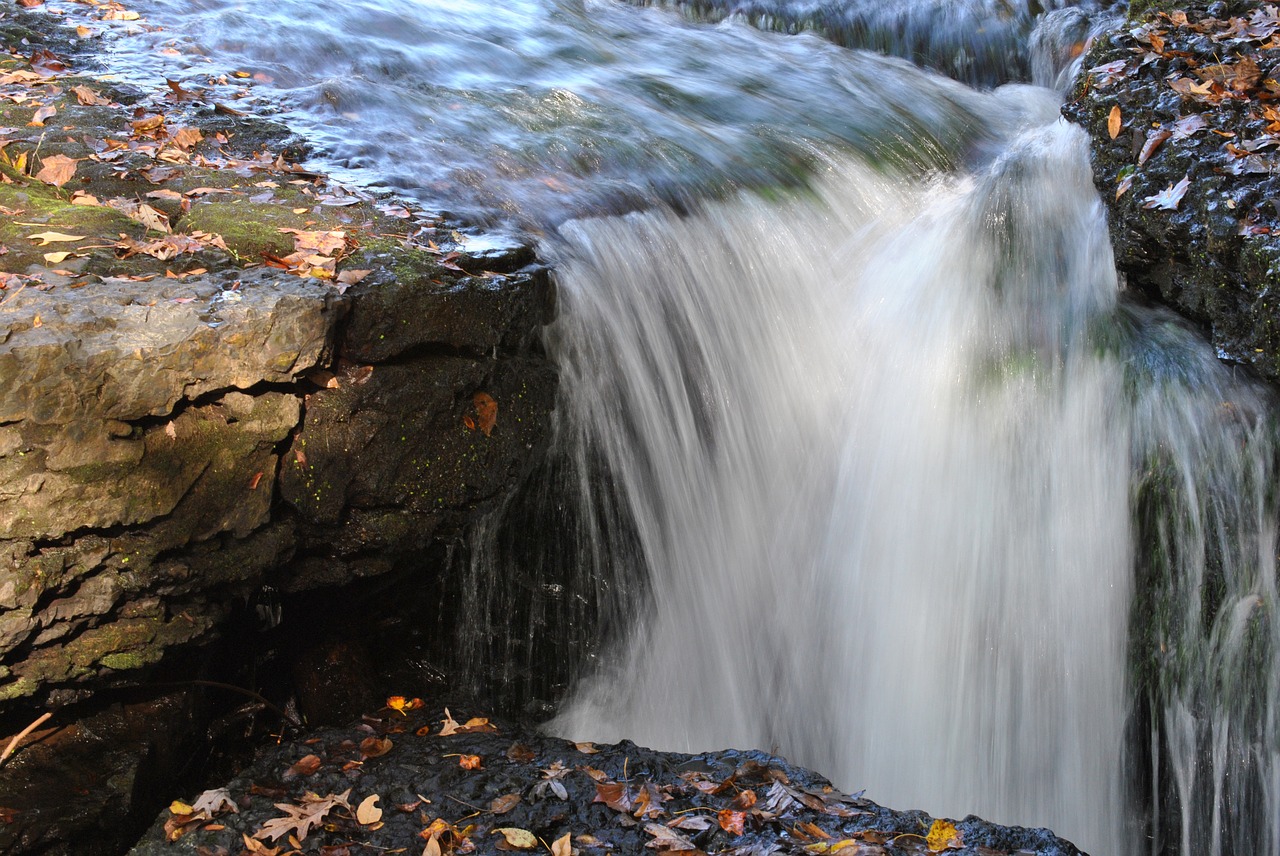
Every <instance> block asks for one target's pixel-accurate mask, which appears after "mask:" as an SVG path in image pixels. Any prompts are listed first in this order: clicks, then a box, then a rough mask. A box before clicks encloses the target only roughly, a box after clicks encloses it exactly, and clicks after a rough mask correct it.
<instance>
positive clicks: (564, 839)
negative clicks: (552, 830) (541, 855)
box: [551, 832, 573, 856]
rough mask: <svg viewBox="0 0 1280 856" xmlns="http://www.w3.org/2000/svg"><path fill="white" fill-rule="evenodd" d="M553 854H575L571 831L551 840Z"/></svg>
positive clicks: (559, 855)
mask: <svg viewBox="0 0 1280 856" xmlns="http://www.w3.org/2000/svg"><path fill="white" fill-rule="evenodd" d="M551 856H573V844H572V843H571V841H570V836H569V833H567V832H566V833H565V834H564V835H561V836H560V837H559V838H557V839H556V840H555V841H552V842H551Z"/></svg>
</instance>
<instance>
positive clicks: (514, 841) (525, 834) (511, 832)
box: [493, 826, 538, 850]
mask: <svg viewBox="0 0 1280 856" xmlns="http://www.w3.org/2000/svg"><path fill="white" fill-rule="evenodd" d="M493 834H495V835H501V836H502V838H503V840H504V841H505V842H506V844H507V848H508V849H513V850H532V849H533V848H535V847H537V846H538V836H536V835H534V834H533V833H532V832H530V831H529V830H527V829H520V828H519V827H516V826H502V827H499V828H497V829H495V830H494V831H493Z"/></svg>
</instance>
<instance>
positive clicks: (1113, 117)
mask: <svg viewBox="0 0 1280 856" xmlns="http://www.w3.org/2000/svg"><path fill="white" fill-rule="evenodd" d="M1120 122H1121V119H1120V105H1119V104H1117V105H1115V106H1114V107H1112V108H1111V112H1110V113H1109V114H1108V115H1107V133H1108V134H1110V135H1111V139H1113V140H1114V139H1115V138H1116V137H1118V136H1120Z"/></svg>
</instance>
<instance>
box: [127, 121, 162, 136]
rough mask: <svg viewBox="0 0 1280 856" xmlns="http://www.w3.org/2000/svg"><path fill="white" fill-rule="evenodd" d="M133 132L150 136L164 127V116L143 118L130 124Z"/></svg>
mask: <svg viewBox="0 0 1280 856" xmlns="http://www.w3.org/2000/svg"><path fill="white" fill-rule="evenodd" d="M132 127H133V132H134V133H135V134H140V135H147V136H149V135H152V134H154V133H155V132H156V131H158V130H160V129H161V128H162V127H164V116H145V117H143V118H141V119H139V120H137V121H136V122H133V123H132Z"/></svg>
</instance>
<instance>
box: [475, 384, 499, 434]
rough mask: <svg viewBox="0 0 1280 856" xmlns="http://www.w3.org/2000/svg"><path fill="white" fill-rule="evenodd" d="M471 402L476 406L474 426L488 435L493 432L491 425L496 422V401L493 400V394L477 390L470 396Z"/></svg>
mask: <svg viewBox="0 0 1280 856" xmlns="http://www.w3.org/2000/svg"><path fill="white" fill-rule="evenodd" d="M471 402H472V404H474V405H475V408H476V427H477V428H479V429H480V433H482V434H484V436H486V437H488V436H489V435H490V434H492V433H493V427H494V426H495V425H497V424H498V402H496V401H494V400H493V396H491V395H489V393H487V392H477V393H476V394H475V395H473V396H471Z"/></svg>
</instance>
